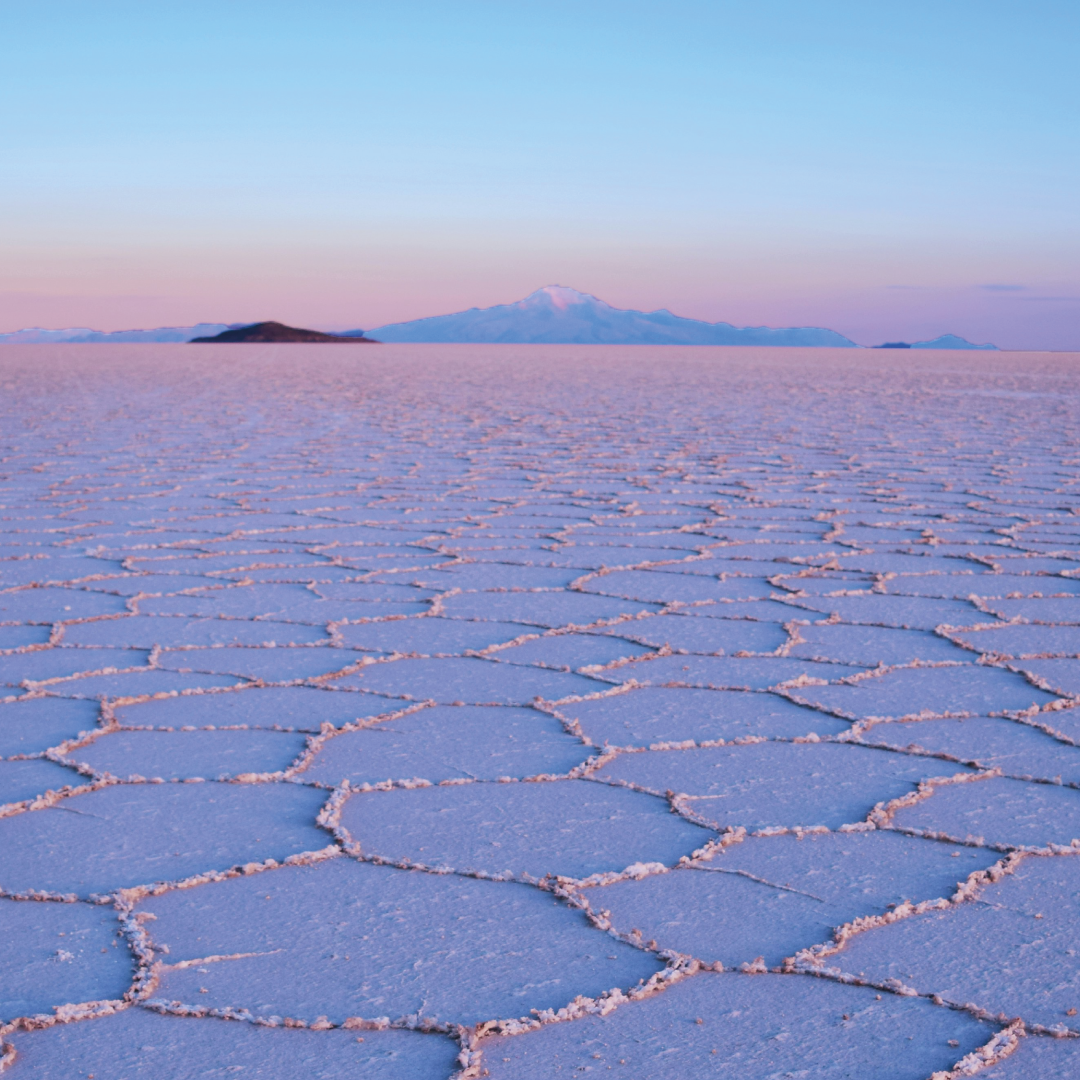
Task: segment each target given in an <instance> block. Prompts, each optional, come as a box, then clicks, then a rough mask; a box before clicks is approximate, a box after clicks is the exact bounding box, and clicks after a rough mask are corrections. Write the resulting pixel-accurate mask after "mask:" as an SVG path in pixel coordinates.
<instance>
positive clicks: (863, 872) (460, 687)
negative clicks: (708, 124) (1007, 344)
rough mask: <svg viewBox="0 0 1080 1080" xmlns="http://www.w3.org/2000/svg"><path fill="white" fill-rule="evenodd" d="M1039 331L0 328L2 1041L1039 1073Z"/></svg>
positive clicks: (44, 1069)
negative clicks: (734, 342)
mask: <svg viewBox="0 0 1080 1080" xmlns="http://www.w3.org/2000/svg"><path fill="white" fill-rule="evenodd" d="M1078 374H1080V356H1077V355H1065V354H1058V355H1050V354H1020V353H1012V354H1008V353H1001V354H994V353H990V354H988V353H976V354H965V353H954V352H948V353H944V352H943V353H933V352H918V353H916V352H910V353H909V352H904V353H895V352H872V351H854V350H835V351H834V350H825V349H806V350H801V349H775V350H769V349H704V348H694V349H679V348H608V347H578V346H563V347H547V346H442V345H430V346H389V345H387V346H380V347H378V348H373V347H371V346H367V347H356V348H349V347H347V346H335V347H334V348H332V349H328V348H322V347H319V346H303V345H299V346H246V345H231V346H220V347H213V346H204V347H200V348H199V349H192V348H188V347H187V346H184V345H153V346H139V345H121V346H94V345H90V346H57V347H53V346H4V347H3V348H2V349H0V391H2V392H0V853H2V858H0V965H2V969H3V976H2V978H0V1040H2V1050H0V1071H4V1072H5V1073H7V1074H10V1075H11V1076H12V1077H33V1076H41V1077H46V1076H48V1077H57V1076H79V1075H83V1076H85V1075H87V1074H89V1073H93V1074H94V1076H95V1077H96V1078H101V1080H104V1078H111V1080H121V1078H123V1077H129V1076H130V1077H134V1076H139V1075H143V1074H145V1075H150V1074H151V1073H152V1074H153V1075H154V1076H155V1077H156V1078H162V1080H169V1078H177V1080H180V1078H184V1077H188V1076H192V1075H195V1074H196V1073H198V1074H199V1075H219V1074H221V1075H225V1074H226V1073H227V1072H230V1071H240V1070H243V1072H244V1075H251V1076H258V1077H273V1078H278V1077H281V1078H284V1077H290V1078H291V1077H295V1076H298V1075H301V1074H302V1075H304V1076H312V1077H327V1078H329V1077H380V1078H384V1077H397V1076H401V1077H403V1078H404V1077H410V1078H412V1077H418V1078H426V1077H433V1078H439V1080H441V1078H444V1077H448V1076H450V1075H451V1074H453V1075H455V1076H458V1077H478V1076H481V1075H490V1076H492V1077H494V1078H505V1080H510V1078H526V1077H527V1078H533V1077H547V1076H551V1075H555V1074H558V1073H562V1074H565V1075H570V1074H571V1073H573V1074H574V1075H577V1073H579V1072H584V1071H589V1070H594V1069H598V1070H601V1071H603V1072H606V1071H609V1070H610V1071H612V1072H613V1074H614V1075H624V1076H627V1077H634V1078H635V1080H640V1078H642V1077H650V1078H656V1077H665V1078H666V1077H671V1078H676V1077H677V1078H679V1080H683V1078H696V1077H728V1076H730V1077H739V1078H740V1080H755V1078H758V1077H760V1078H765V1077H774V1076H786V1075H813V1076H815V1077H837V1078H839V1077H850V1076H859V1077H875V1078H880V1080H898V1078H905V1080H906V1078H909V1077H910V1078H911V1080H926V1078H929V1077H931V1076H933V1077H935V1078H937V1080H942V1078H946V1077H959V1076H970V1075H974V1074H976V1073H982V1074H985V1075H987V1076H990V1077H994V1076H999V1075H1000V1076H1001V1077H1003V1078H1004V1077H1006V1076H1008V1077H1012V1076H1017V1077H1019V1076H1027V1075H1032V1076H1034V1075H1040V1076H1043V1075H1055V1076H1062V1077H1068V1076H1080V1072H1078V1071H1077V1062H1078V1061H1080V1055H1078V1054H1077V1053H1075V1052H1073V1051H1074V1050H1075V1047H1076V1046H1077V1045H1080V1044H1078V1042H1077V1039H1080V1022H1078V1013H1077V1010H1078V1009H1080V962H1078V960H1077V955H1076V954H1077V949H1076V947H1075V945H1076V941H1077V938H1078V935H1080V915H1078V914H1077V912H1078V911H1080V905H1078V904H1077V899H1078V896H1080V870H1078V868H1080V862H1077V861H1076V858H1077V856H1078V855H1080V790H1078V789H1080V723H1078V722H1077V720H1078V718H1080V710H1078V707H1077V706H1078V703H1080V652H1078V649H1080V639H1078V638H1077V635H1076V633H1075V628H1076V626H1077V625H1080V494H1078V490H1077V488H1078V481H1080V377H1078ZM188 785H193V786H188ZM515 790H517V791H518V792H519V794H517V795H515V794H514V791H515ZM530 791H532V792H535V793H536V794H529V792H530ZM590 791H592V792H593V794H592V795H590V794H589V792H590ZM439 792H443V793H444V794H439ZM559 875H562V876H559ZM566 875H572V876H566ZM718 958H719V959H718ZM1025 1069H1028V1070H1029V1071H1028V1072H1025ZM1030 1070H1034V1071H1030Z"/></svg>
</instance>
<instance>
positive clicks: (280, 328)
mask: <svg viewBox="0 0 1080 1080" xmlns="http://www.w3.org/2000/svg"><path fill="white" fill-rule="evenodd" d="M324 341H336V342H344V343H346V344H351V345H377V344H379V343H378V342H377V341H376V340H375V339H374V338H369V337H364V336H363V333H357V332H356V331H353V332H352V333H351V334H348V335H345V334H323V333H321V332H320V331H318V330H301V329H300V328H298V327H296V326H285V324H284V323H279V322H260V323H253V324H252V325H251V326H241V327H238V328H237V329H235V330H225V331H223V332H222V333H220V334H215V335H214V336H213V337H197V338H192V339H191V344H192V345H195V344H200V343H202V344H210V343H214V344H218V343H223V342H249V343H259V344H263V343H267V342H285V343H290V344H292V343H303V344H314V343H317V342H324Z"/></svg>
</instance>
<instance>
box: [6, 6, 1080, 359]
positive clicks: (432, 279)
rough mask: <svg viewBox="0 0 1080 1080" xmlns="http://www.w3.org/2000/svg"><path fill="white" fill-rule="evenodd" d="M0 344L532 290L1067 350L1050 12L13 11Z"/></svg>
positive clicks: (1075, 214) (1070, 335)
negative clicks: (64, 331) (16, 334)
mask: <svg viewBox="0 0 1080 1080" xmlns="http://www.w3.org/2000/svg"><path fill="white" fill-rule="evenodd" d="M0 25H2V32H0V158H2V168H0V205H3V207H4V212H3V214H2V215H0V331H5V330H13V329H18V328H21V327H26V326H34V325H37V326H52V327H61V326H92V327H94V328H97V329H119V328H126V327H150V326H159V325H184V324H190V323H194V322H198V321H223V322H239V321H255V320H259V319H266V318H276V319H280V320H281V321H284V322H288V323H292V324H295V325H300V326H315V327H321V328H325V329H345V328H351V327H368V328H370V327H373V326H377V325H379V324H381V323H386V322H390V321H396V320H402V319H410V318H416V317H420V316H424V315H433V314H439V313H442V312H447V311H454V310H459V309H462V308H466V307H472V306H487V305H489V304H496V303H503V302H507V301H512V300H516V299H519V298H520V297H522V296H524V295H525V294H527V293H529V292H531V291H532V290H533V289H535V288H537V287H539V286H541V285H545V284H549V283H552V282H558V283H561V284H565V285H570V286H573V287H575V288H578V289H582V290H584V291H587V292H591V293H595V294H596V295H598V296H600V297H602V298H603V299H605V300H607V301H608V302H610V303H613V304H616V305H617V306H620V307H634V308H643V309H647V310H651V309H654V308H658V307H667V308H670V309H671V310H672V311H675V312H676V313H678V314H681V315H688V316H693V317H696V318H704V319H710V320H717V319H724V320H728V321H731V322H734V323H736V324H739V325H744V324H754V325H757V324H768V325H773V326H790V325H804V324H812V325H819V326H829V327H832V328H834V329H836V330H839V331H841V332H842V333H844V334H847V335H849V336H851V337H853V338H855V340H857V341H860V342H863V343H867V344H873V343H877V342H880V341H882V340H887V339H888V340H891V339H897V338H901V339H906V340H916V339H920V338H928V337H933V336H936V335H937V334H939V333H942V332H946V331H948V332H953V333H958V334H962V335H964V336H965V337H968V338H970V339H972V340H976V341H987V340H989V341H993V342H995V343H997V344H998V345H999V346H1002V347H1032V348H1080V198H1078V192H1080V140H1078V128H1080V125H1078V122H1077V107H1078V106H1077V103H1078V100H1080V97H1078V93H1077V91H1078V88H1080V87H1078V83H1080V76H1078V71H1080V65H1078V64H1077V62H1076V55H1077V46H1078V43H1080V4H1077V3H1076V0H1062V2H1053V0H1024V2H1023V3H1019V2H1017V0H1008V2H1002V0H873V2H869V0H817V2H814V3H808V2H806V0H740V2H724V0H707V2H690V0H664V2H662V3H661V2H652V3H636V2H634V0H619V2H611V3H609V2H605V0H595V2H591V0H574V2H563V0H545V2H543V3H528V2H521V3H518V2H514V0H492V2H486V0H456V2H454V3H446V2H445V0H439V2H433V3H427V2H420V0H402V2H400V3H387V2H385V0H380V2H378V3H367V2H363V0H348V2H334V0H305V2H304V3H295V2H289V3H278V2H274V0H258V2H249V0H215V2H213V3H208V2H203V0H185V2H184V3H179V2H175V3H173V2H168V0H166V2H162V3H146V2H145V0H139V2H138V3H127V2H123V3H118V2H111V0H95V2H94V3H92V4H90V3H85V2H83V0H69V2H57V0H36V2H35V3H32V4H31V3H22V4H14V3H11V4H5V5H3V10H2V20H0Z"/></svg>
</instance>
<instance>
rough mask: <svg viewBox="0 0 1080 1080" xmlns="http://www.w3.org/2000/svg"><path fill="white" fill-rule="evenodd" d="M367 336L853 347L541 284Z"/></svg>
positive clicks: (834, 337) (817, 333)
mask: <svg viewBox="0 0 1080 1080" xmlns="http://www.w3.org/2000/svg"><path fill="white" fill-rule="evenodd" d="M355 332H356V331H354V333H355ZM368 333H369V334H370V335H371V336H372V337H374V338H378V339H379V340H380V341H440V342H450V341H457V342H500V341H501V342H512V343H520V344H524V343H544V344H568V345H832V346H840V347H843V348H856V347H857V346H856V345H855V342H853V341H851V340H849V339H848V338H846V337H844V336H843V335H842V334H838V333H836V331H834V330H825V329H821V328H820V327H815V326H808V327H795V328H786V329H780V330H774V329H772V328H771V327H768V326H746V327H739V326H732V325H731V323H722V322H721V323H710V322H702V321H700V320H698V319H684V318H681V317H680V316H678V315H672V313H671V312H670V311H667V310H666V309H661V310H659V311H628V310H624V309H623V308H616V307H612V306H611V305H610V304H605V303H604V301H603V300H599V299H597V298H596V297H595V296H590V295H589V294H588V293H582V292H578V291H577V290H576V289H569V288H566V286H563V285H546V286H545V287H544V288H542V289H537V290H536V292H534V293H531V294H530V295H529V296H526V297H525V299H524V300H519V301H518V302H517V303H515V304H499V305H497V306H496V307H489V308H471V309H470V310H468V311H459V312H457V313H455V314H453V315H436V316H434V317H432V318H428V319H416V320H414V321H413V322H403V323H391V324H389V325H387V326H380V327H378V328H377V329H374V330H369V331H368Z"/></svg>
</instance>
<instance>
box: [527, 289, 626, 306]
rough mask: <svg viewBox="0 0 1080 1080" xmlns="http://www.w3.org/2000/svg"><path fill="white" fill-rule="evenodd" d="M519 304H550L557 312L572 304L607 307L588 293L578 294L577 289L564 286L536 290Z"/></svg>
mask: <svg viewBox="0 0 1080 1080" xmlns="http://www.w3.org/2000/svg"><path fill="white" fill-rule="evenodd" d="M520 302H521V303H522V304H529V303H533V304H535V303H537V302H541V303H544V302H546V303H548V304H551V306H552V307H555V308H558V309H559V311H565V310H566V309H567V308H568V307H571V306H572V305H574V304H596V305H600V306H601V307H607V306H608V305H607V304H605V303H604V301H603V300H599V299H597V297H595V296H591V295H590V294H589V293H583V292H578V291H577V289H571V288H569V287H568V286H566V285H545V286H544V287H543V288H542V289H537V290H536V292H533V293H529V295H528V296H526V297H525V299H524V300H522V301H520Z"/></svg>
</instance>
